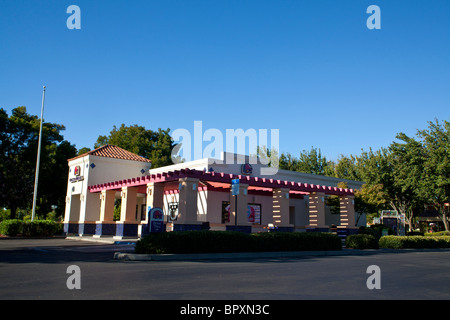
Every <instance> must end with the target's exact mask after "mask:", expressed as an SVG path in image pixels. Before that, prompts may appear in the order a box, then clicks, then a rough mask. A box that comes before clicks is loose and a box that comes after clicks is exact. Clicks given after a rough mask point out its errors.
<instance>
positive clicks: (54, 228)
mask: <svg viewBox="0 0 450 320" xmlns="http://www.w3.org/2000/svg"><path fill="white" fill-rule="evenodd" d="M61 233H62V230H61V224H59V223H57V222H55V221H50V220H35V221H26V222H25V223H24V224H23V232H22V234H23V235H24V236H25V237H51V236H54V235H55V234H61Z"/></svg>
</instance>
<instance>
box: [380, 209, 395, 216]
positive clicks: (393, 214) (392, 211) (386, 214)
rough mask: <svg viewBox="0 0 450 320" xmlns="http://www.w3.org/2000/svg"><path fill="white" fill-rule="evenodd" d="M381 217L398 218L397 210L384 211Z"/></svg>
mask: <svg viewBox="0 0 450 320" xmlns="http://www.w3.org/2000/svg"><path fill="white" fill-rule="evenodd" d="M381 217H398V212H397V210H383V211H381Z"/></svg>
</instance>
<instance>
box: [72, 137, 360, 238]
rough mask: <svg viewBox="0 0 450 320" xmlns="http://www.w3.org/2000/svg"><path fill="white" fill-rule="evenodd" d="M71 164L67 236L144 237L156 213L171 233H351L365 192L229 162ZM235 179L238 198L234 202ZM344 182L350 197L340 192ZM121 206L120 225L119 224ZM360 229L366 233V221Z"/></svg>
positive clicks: (120, 154) (103, 158)
mask: <svg viewBox="0 0 450 320" xmlns="http://www.w3.org/2000/svg"><path fill="white" fill-rule="evenodd" d="M68 164H69V179H68V183H67V197H66V211H65V218H64V224H65V231H66V232H67V233H68V234H78V235H93V236H96V237H102V236H114V237H117V238H124V237H138V236H140V235H142V234H144V233H145V232H146V230H147V229H146V226H147V223H148V221H147V218H148V217H147V212H148V210H149V208H154V207H160V208H162V209H163V211H164V216H165V219H164V220H165V223H166V226H167V227H168V228H167V229H170V230H195V229H202V228H210V229H211V230H230V229H236V228H237V229H238V230H242V231H245V232H258V231H267V228H268V227H271V226H272V225H273V226H276V227H277V230H278V231H306V230H328V228H329V227H330V226H331V225H336V226H338V227H339V228H342V229H349V228H350V229H351V228H355V227H356V218H355V212H354V201H353V199H354V195H353V189H359V188H360V187H361V186H362V184H363V183H362V182H358V181H350V180H342V179H336V178H332V177H325V176H317V175H312V174H305V173H299V172H292V171H287V170H276V172H269V174H268V172H265V171H267V169H268V167H267V166H266V165H263V164H261V163H257V161H256V159H254V158H249V157H244V156H237V155H231V156H230V154H222V157H221V158H220V159H211V158H206V159H201V160H196V161H190V162H185V163H180V164H176V165H171V166H166V167H162V168H157V169H151V162H150V161H149V160H147V159H145V158H142V157H139V156H137V155H135V154H133V153H130V152H128V151H125V150H123V149H121V148H119V147H116V146H112V145H105V146H103V147H100V148H98V149H95V150H92V151H90V152H88V153H86V154H84V155H81V156H78V157H76V158H73V159H69V161H68ZM272 173H274V174H272ZM237 179H238V180H239V187H238V189H239V195H237V196H233V195H232V194H231V184H232V181H233V180H235V181H236V180H237ZM341 181H345V182H346V183H347V185H348V189H342V188H337V184H338V183H339V182H341ZM328 196H338V197H339V199H340V212H339V213H337V214H336V213H333V212H332V211H331V210H330V208H328V206H326V204H325V202H326V197H328ZM235 201H237V205H236V202H235ZM118 203H120V204H121V205H120V208H121V211H120V218H118V219H114V207H115V206H117V204H118ZM236 213H237V219H236ZM175 216H176V219H175V220H173V219H172V217H175ZM359 221H360V223H359V224H360V225H365V218H363V219H360V220H359Z"/></svg>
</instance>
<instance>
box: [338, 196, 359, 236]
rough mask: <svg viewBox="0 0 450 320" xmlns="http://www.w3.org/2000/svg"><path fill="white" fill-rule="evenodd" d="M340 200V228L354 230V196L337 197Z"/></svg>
mask: <svg viewBox="0 0 450 320" xmlns="http://www.w3.org/2000/svg"><path fill="white" fill-rule="evenodd" d="M339 199H340V209H341V216H340V227H345V228H349V229H352V228H356V222H355V221H356V220H355V196H353V195H346V196H341V197H339Z"/></svg>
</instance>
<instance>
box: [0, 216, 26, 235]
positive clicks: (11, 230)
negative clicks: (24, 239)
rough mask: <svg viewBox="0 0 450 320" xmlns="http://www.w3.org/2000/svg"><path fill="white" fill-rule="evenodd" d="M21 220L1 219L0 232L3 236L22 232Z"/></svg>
mask: <svg viewBox="0 0 450 320" xmlns="http://www.w3.org/2000/svg"><path fill="white" fill-rule="evenodd" d="M22 226H23V221H22V220H17V219H8V220H3V221H2V222H1V223H0V234H3V235H5V236H16V235H18V234H20V233H22Z"/></svg>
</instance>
